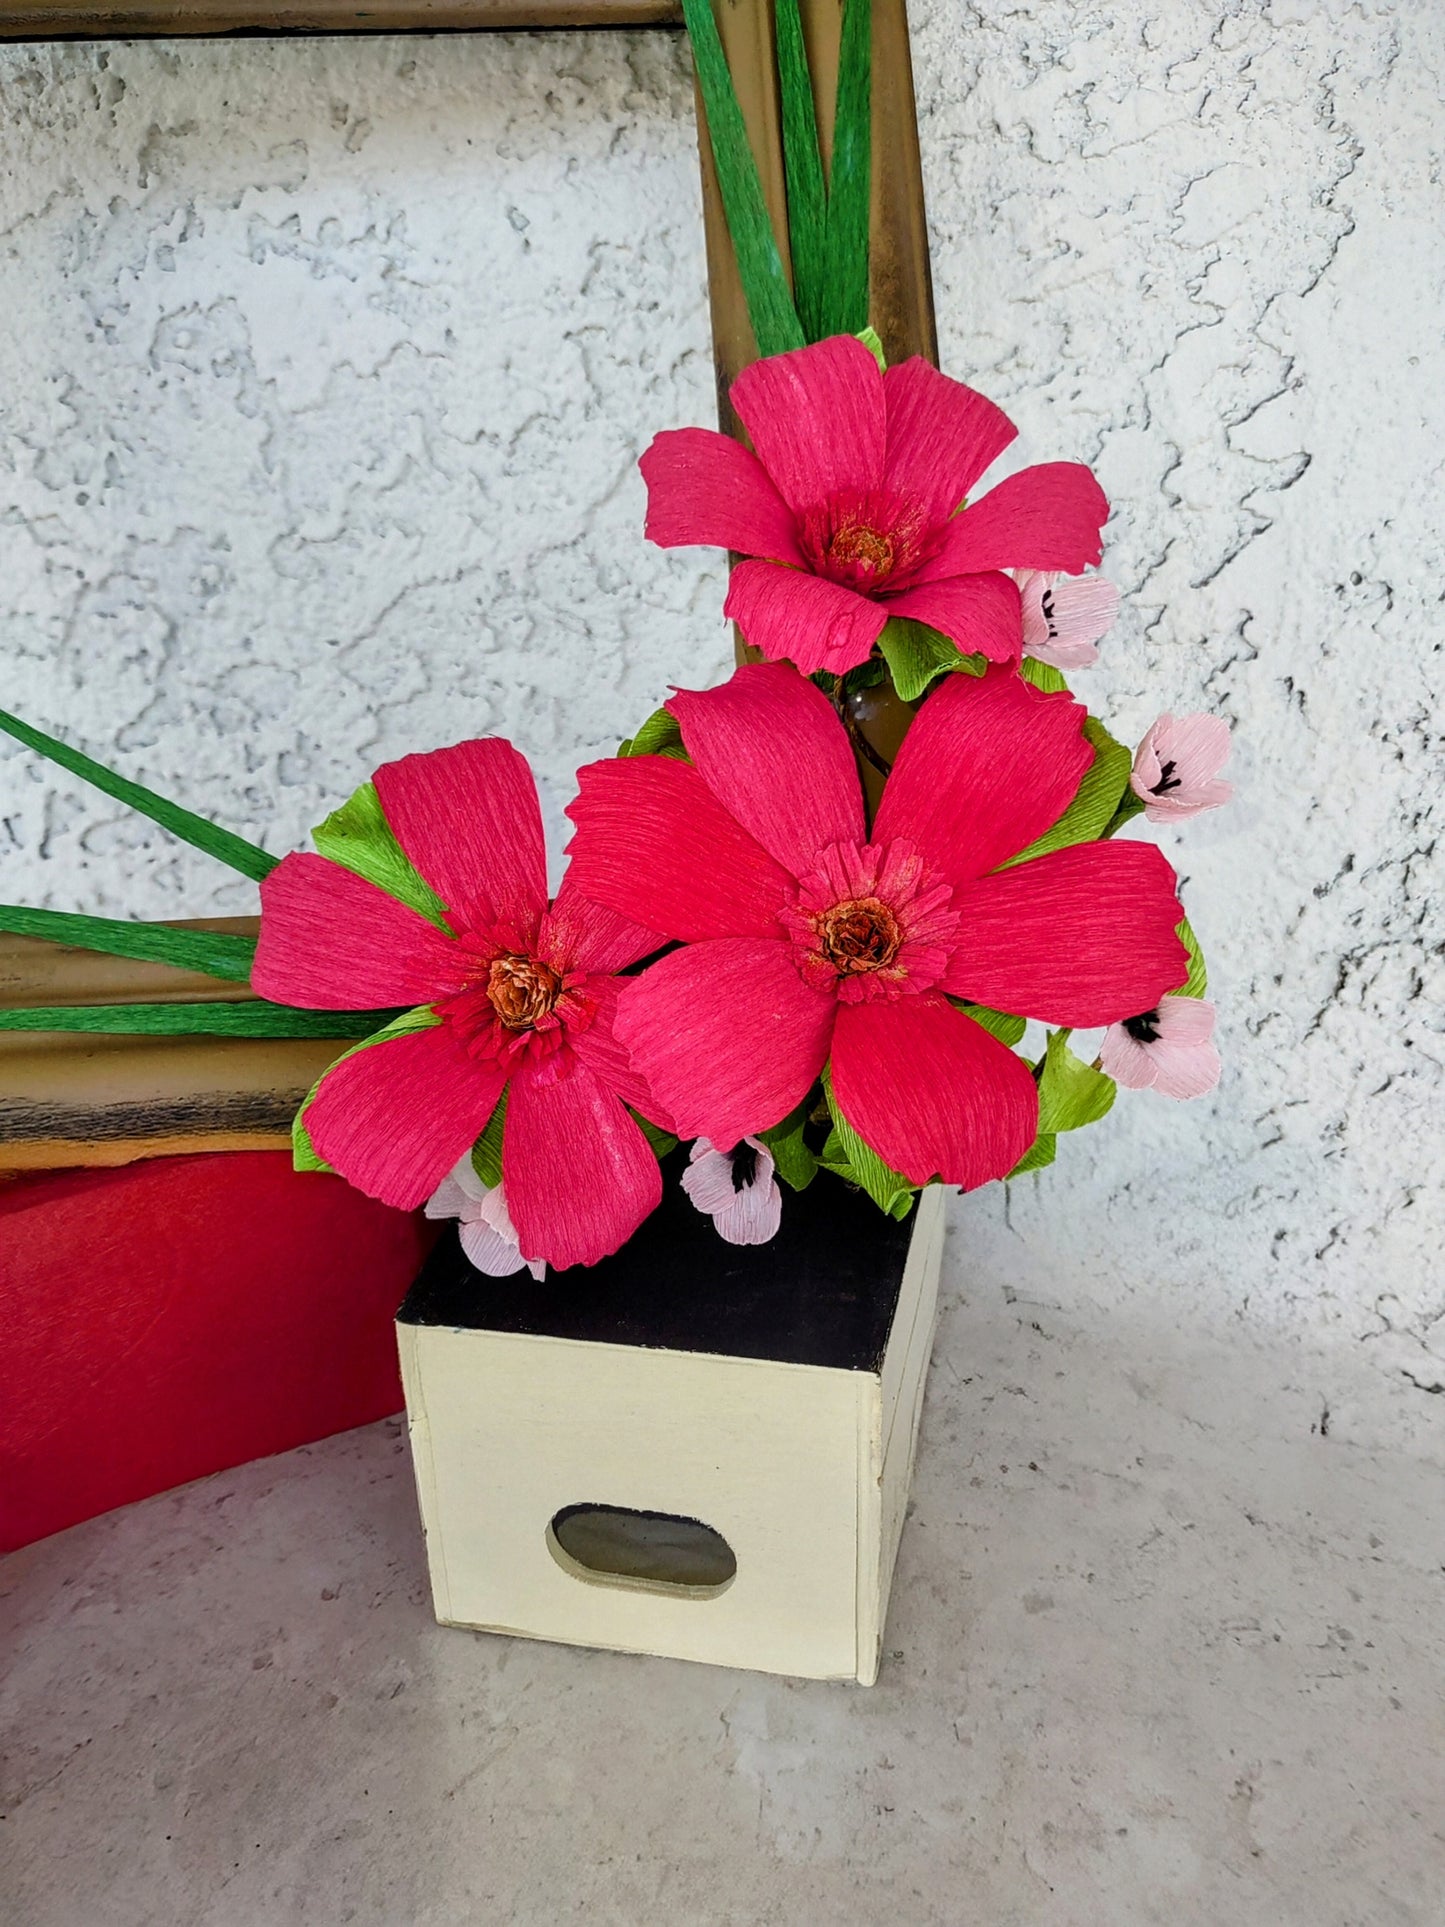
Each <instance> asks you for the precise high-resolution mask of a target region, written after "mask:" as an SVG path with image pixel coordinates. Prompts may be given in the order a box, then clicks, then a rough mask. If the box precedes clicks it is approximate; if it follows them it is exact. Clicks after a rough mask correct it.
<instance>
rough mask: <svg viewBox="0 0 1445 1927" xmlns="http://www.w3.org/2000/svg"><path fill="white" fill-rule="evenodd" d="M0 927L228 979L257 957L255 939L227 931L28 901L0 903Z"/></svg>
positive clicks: (245, 979) (234, 979)
mask: <svg viewBox="0 0 1445 1927" xmlns="http://www.w3.org/2000/svg"><path fill="white" fill-rule="evenodd" d="M0 930H4V931H7V932H8V933H9V934H10V935H11V936H12V937H38V938H39V939H40V940H41V941H42V942H43V943H63V944H65V945H67V946H68V947H69V948H70V949H73V950H98V951H100V952H101V953H102V954H103V955H105V956H107V957H132V958H134V959H136V960H137V961H138V962H141V963H163V964H170V965H172V966H173V967H174V968H175V969H177V970H196V971H200V972H201V973H202V974H203V975H205V976H207V977H220V978H222V979H223V980H224V981H226V982H227V983H236V984H244V983H249V982H250V980H251V966H252V964H253V962H254V961H255V957H256V939H255V938H254V937H241V936H234V935H232V934H231V933H230V932H229V931H225V930H182V929H178V928H176V927H175V926H174V925H172V924H167V923H131V922H129V921H127V920H125V919H123V918H120V917H87V916H79V915H75V914H73V913H72V912H70V911H68V910H33V909H31V908H30V907H29V906H28V905H26V904H20V903H0Z"/></svg>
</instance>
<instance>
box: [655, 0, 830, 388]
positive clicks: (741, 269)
mask: <svg viewBox="0 0 1445 1927" xmlns="http://www.w3.org/2000/svg"><path fill="white" fill-rule="evenodd" d="M712 9H713V0H682V13H683V18H684V20H685V21H686V22H687V31H688V37H689V38H690V40H691V41H692V59H693V67H694V69H695V71H696V73H697V84H698V90H699V92H700V93H701V95H702V102H703V115H704V118H705V120H706V123H707V133H708V139H709V141H710V142H711V145H712V155H713V162H714V164H715V166H716V168H717V180H718V190H719V192H720V194H721V196H722V204H723V212H724V214H725V215H726V217H727V224H728V233H729V235H730V236H731V238H732V244H733V253H734V254H735V255H736V256H737V263H738V274H739V277H740V279H741V281H742V284H743V298H744V300H745V301H746V302H747V309H748V318H749V320H750V321H751V322H752V325H753V334H754V336H755V338H756V340H757V344H758V353H759V354H760V355H781V354H785V353H787V351H788V350H789V349H792V348H801V347H802V346H803V345H804V342H805V339H806V337H805V336H804V334H803V324H802V323H801V322H800V321H799V319H798V311H797V309H796V308H795V307H794V306H793V297H792V294H791V292H790V291H789V288H788V279H787V275H786V274H785V273H784V270H783V261H782V256H781V255H780V254H779V252H778V244H777V241H776V240H775V239H774V236H773V226H772V222H771V221H770V220H769V218H768V209H767V203H766V202H765V201H764V199H763V187H762V182H761V181H760V180H759V179H758V170H757V165H756V163H755V162H754V160H753V152H752V148H751V147H750V146H749V144H748V131H747V126H746V124H745V122H744V120H743V111H742V108H741V107H740V106H739V105H738V97H737V91H736V89H735V88H734V86H733V78H732V75H731V74H730V73H729V72H728V64H727V57H726V56H725V54H724V53H723V50H722V42H721V41H720V40H719V39H718V31H717V22H716V20H715V19H714V18H713V11H712ZM867 318H868V317H867V315H866V314H865V315H864V316H863V320H864V321H866V320H867ZM859 325H860V326H861V325H862V323H861V322H860V324H859Z"/></svg>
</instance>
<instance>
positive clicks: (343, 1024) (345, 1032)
mask: <svg viewBox="0 0 1445 1927" xmlns="http://www.w3.org/2000/svg"><path fill="white" fill-rule="evenodd" d="M394 1016H395V1012H394V1011H389V1010H293V1009H292V1008H291V1007H290V1005H289V1004H269V1003H265V1002H263V1001H261V1000H259V999H256V1000H251V999H248V1000H247V1001H246V1002H244V1003H236V1004H57V1005H51V1006H48V1007H46V1006H37V1007H34V1008H31V1009H23V1010H0V1030H79V1031H97V1032H103V1033H106V1034H108V1035H112V1036H121V1037H127V1036H135V1037H364V1036H366V1035H367V1034H368V1033H369V1032H371V1031H374V1030H379V1029H380V1028H381V1027H382V1026H383V1025H385V1024H387V1023H389V1022H390V1021H391V1019H392V1018H393V1017H394Z"/></svg>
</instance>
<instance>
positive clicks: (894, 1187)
mask: <svg viewBox="0 0 1445 1927" xmlns="http://www.w3.org/2000/svg"><path fill="white" fill-rule="evenodd" d="M823 1089H824V1091H825V1092H826V1093H827V1098H828V1109H829V1110H830V1111H831V1112H832V1114H833V1128H832V1130H831V1131H830V1132H829V1133H828V1140H827V1142H826V1143H825V1144H824V1146H823V1149H822V1151H821V1153H820V1154H819V1158H818V1162H819V1163H820V1164H821V1165H822V1166H823V1167H824V1169H825V1170H828V1171H833V1172H835V1173H836V1174H837V1175H838V1176H839V1177H840V1178H845V1179H847V1181H848V1182H849V1183H850V1184H857V1185H861V1186H862V1188H863V1189H864V1190H865V1191H866V1192H867V1193H868V1195H869V1197H870V1198H872V1200H873V1202H874V1203H875V1204H876V1205H877V1206H878V1208H879V1209H880V1210H881V1211H886V1212H887V1213H888V1215H889V1217H890V1218H906V1217H907V1216H908V1214H909V1212H910V1211H911V1210H912V1209H913V1200H914V1198H915V1197H916V1196H917V1195H918V1188H917V1186H915V1185H913V1184H910V1183H909V1181H908V1179H907V1178H905V1177H903V1176H902V1175H901V1173H899V1172H897V1171H894V1170H890V1168H889V1167H888V1165H886V1164H885V1163H884V1162H883V1160H882V1158H880V1157H879V1155H878V1153H877V1152H876V1151H875V1150H874V1149H873V1146H872V1145H871V1144H869V1143H867V1142H866V1140H865V1139H863V1138H861V1137H860V1136H859V1135H858V1133H857V1132H856V1131H855V1130H854V1129H853V1126H852V1125H851V1124H850V1123H849V1122H848V1120H847V1118H846V1117H844V1115H843V1113H842V1111H841V1110H840V1109H839V1108H838V1100H837V1099H836V1098H835V1097H834V1095H833V1078H832V1073H831V1071H830V1070H829V1069H828V1068H827V1067H826V1066H825V1067H824V1070H823Z"/></svg>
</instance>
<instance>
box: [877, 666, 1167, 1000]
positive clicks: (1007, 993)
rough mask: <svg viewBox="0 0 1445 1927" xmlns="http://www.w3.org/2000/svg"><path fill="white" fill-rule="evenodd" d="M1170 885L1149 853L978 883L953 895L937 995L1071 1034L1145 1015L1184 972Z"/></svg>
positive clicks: (1086, 859) (1048, 864) (1129, 846)
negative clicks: (949, 943)
mask: <svg viewBox="0 0 1445 1927" xmlns="http://www.w3.org/2000/svg"><path fill="white" fill-rule="evenodd" d="M935 700H937V699H936V698H935ZM1048 700H1051V701H1052V700H1056V699H1055V698H1049V699H1048ZM926 713H927V712H926V711H925V714H926ZM915 727H916V725H915ZM886 794H887V792H886V791H885V796H886ZM1176 882H1177V879H1176V878H1175V875H1174V872H1173V870H1172V869H1171V868H1170V866H1169V864H1168V862H1167V861H1166V860H1165V857H1164V855H1163V853H1162V851H1160V850H1157V849H1156V848H1155V847H1154V845H1153V844H1152V843H1076V844H1074V845H1073V846H1072V847H1071V848H1069V849H1066V850H1055V851H1054V852H1053V853H1052V854H1051V855H1049V856H1041V857H1039V858H1037V860H1036V861H1034V862H1032V863H1021V864H1019V866H1018V868H1017V869H1013V870H1001V871H999V872H998V873H997V874H996V875H994V876H987V877H980V878H978V879H977V880H976V881H975V882H973V883H969V884H966V885H964V886H963V888H961V889H959V890H957V891H955V893H954V899H953V907H954V909H955V910H956V911H957V912H958V915H959V926H958V938H957V948H956V950H955V952H954V955H953V959H952V962H951V963H950V964H949V967H948V971H947V974H946V975H945V976H944V978H943V979H942V988H943V989H944V990H946V991H949V992H951V993H952V994H953V995H954V996H956V997H967V998H968V999H969V1000H970V1001H971V1002H973V1003H980V1004H989V1005H991V1006H992V1007H993V1008H994V1009H997V1010H1012V1011H1019V1012H1021V1013H1022V1014H1023V1015H1024V1016H1027V1017H1037V1018H1039V1019H1040V1020H1041V1021H1042V1022H1044V1023H1046V1024H1062V1025H1064V1026H1066V1027H1068V1028H1071V1029H1074V1030H1089V1029H1092V1028H1093V1026H1094V1025H1096V1024H1112V1023H1115V1022H1116V1021H1118V1020H1119V1019H1120V1018H1121V1017H1122V1016H1123V1015H1125V1013H1130V1014H1132V1013H1133V1012H1134V1011H1136V1010H1152V1009H1153V1008H1154V1006H1155V1005H1156V1004H1157V1003H1158V1001H1159V998H1160V997H1161V996H1162V995H1163V994H1164V992H1165V991H1166V990H1177V989H1178V987H1179V986H1180V984H1182V983H1183V982H1184V979H1185V976H1186V974H1187V972H1188V967H1189V958H1188V953H1187V952H1186V950H1185V948H1184V945H1183V944H1182V943H1181V942H1180V941H1179V938H1178V936H1177V935H1176V933H1175V926H1176V925H1177V924H1178V922H1179V918H1180V915H1181V912H1180V909H1179V899H1178V898H1177V896H1176V895H1175V886H1176Z"/></svg>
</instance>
